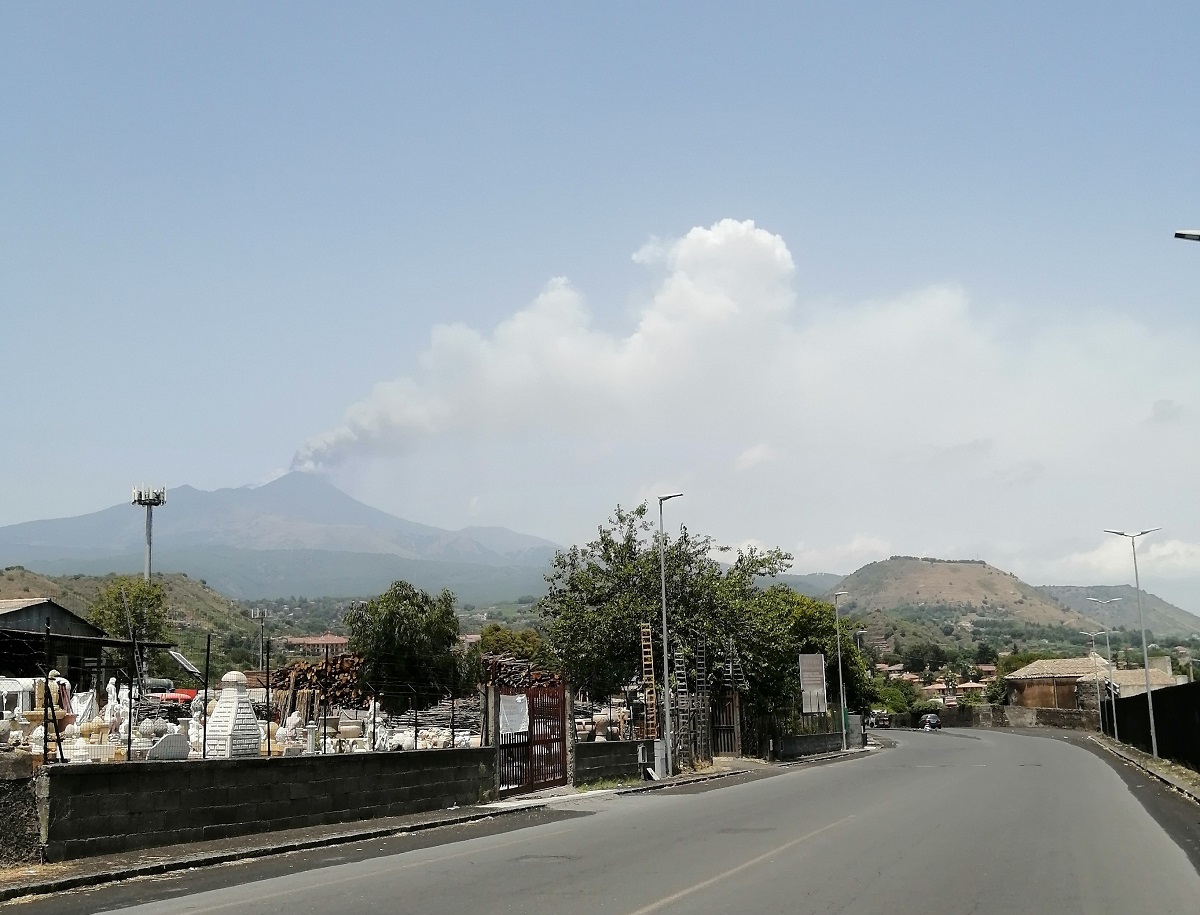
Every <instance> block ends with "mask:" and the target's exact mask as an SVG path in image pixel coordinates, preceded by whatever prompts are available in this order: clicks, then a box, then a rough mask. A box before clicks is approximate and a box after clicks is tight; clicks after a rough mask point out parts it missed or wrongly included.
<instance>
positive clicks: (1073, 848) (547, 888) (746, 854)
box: [14, 730, 1200, 915]
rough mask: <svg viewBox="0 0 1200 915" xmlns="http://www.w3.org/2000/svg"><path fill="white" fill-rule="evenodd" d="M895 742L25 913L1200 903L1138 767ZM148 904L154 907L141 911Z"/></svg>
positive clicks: (1020, 745) (1035, 741)
mask: <svg viewBox="0 0 1200 915" xmlns="http://www.w3.org/2000/svg"><path fill="white" fill-rule="evenodd" d="M893 736H895V737H896V739H897V741H898V745H897V746H896V747H895V748H893V749H888V750H882V751H876V752H872V753H871V754H870V755H869V756H867V757H866V758H858V759H853V760H845V761H841V762H838V763H835V764H831V765H825V766H820V767H814V768H801V769H793V770H787V771H784V772H783V773H782V774H777V775H774V776H773V777H767V778H756V779H752V780H746V781H742V782H741V783H738V784H728V783H725V784H722V782H720V781H717V782H712V783H708V785H705V786H696V787H693V788H690V789H680V790H668V791H659V792H653V793H650V794H643V795H633V796H617V795H613V794H605V795H601V796H596V797H584V798H582V799H579V800H575V801H572V802H571V803H569V804H567V805H565V806H562V807H560V808H558V809H557V810H555V811H550V812H545V813H540V814H532V813H531V814H527V815H522V816H523V817H524V819H523V821H521V818H516V819H514V820H513V821H511V822H510V823H509V824H508V825H507V826H502V825H499V824H500V823H501V821H496V823H494V824H491V825H490V826H479V827H476V829H477V830H478V832H477V833H476V834H470V833H469V832H458V833H453V834H450V835H447V836H444V837H443V838H441V839H438V838H437V837H436V836H426V837H424V838H423V839H422V840H421V841H422V842H424V843H426V844H425V847H416V846H412V847H407V848H399V847H396V846H391V847H388V846H387V845H386V843H363V845H362V846H356V847H352V848H343V849H340V850H339V852H338V856H337V857H338V858H340V860H330V859H329V858H328V857H326V858H323V859H322V858H320V857H311V856H310V857H308V858H305V857H296V856H290V855H289V856H281V857H280V858H278V859H273V860H272V861H269V862H258V863H255V864H244V865H231V866H225V867H220V868H211V869H208V870H206V871H203V872H196V873H194V874H182V875H177V876H172V877H169V878H159V879H157V880H150V881H133V882H129V883H126V884H122V885H117V886H112V887H101V888H98V889H96V890H94V891H86V892H83V893H79V894H75V895H74V897H73V898H70V899H68V898H57V899H43V900H40V901H35V902H30V903H25V904H22V905H19V906H16V907H14V910H23V911H24V912H28V913H29V915H34V913H35V912H39V913H40V912H41V911H43V910H44V911H46V912H51V911H53V912H64V911H88V912H97V911H102V910H118V909H119V910H122V911H134V912H156V913H157V912H169V913H174V912H189V913H232V915H248V913H253V915H258V913H268V912H272V913H273V912H279V913H288V915H303V913H310V912H311V913H321V915H330V913H335V915H341V913H343V912H345V913H347V915H351V913H364V912H389V913H408V912H411V913H422V915H435V913H453V915H471V913H492V912H498V913H510V912H511V913H517V912H529V913H543V912H544V913H564V915H571V913H581V915H582V913H587V915H595V913H612V915H649V913H651V912H662V913H684V912H688V913H708V912H713V913H716V912H721V913H726V912H737V911H739V910H740V911H744V912H747V913H770V912H787V913H803V912H853V913H873V912H880V913H885V912H886V913H896V912H914V913H921V915H935V913H941V912H946V913H967V912H987V913H1003V912H1019V913H1031V912H1054V913H1074V912H1088V913H1091V912H1113V913H1128V912H1150V911H1156V912H1187V911H1197V909H1198V908H1200V875H1198V874H1197V870H1196V868H1195V867H1194V866H1193V863H1192V861H1191V860H1189V854H1188V851H1189V850H1192V851H1194V850H1195V843H1196V841H1197V839H1198V838H1200V829H1197V827H1196V826H1195V825H1189V824H1197V823H1200V807H1197V806H1196V805H1194V804H1192V803H1191V802H1190V801H1185V800H1183V799H1180V798H1171V797H1166V796H1160V797H1158V798H1157V801H1156V803H1157V804H1158V807H1159V808H1161V809H1158V810H1155V809H1151V808H1152V807H1153V805H1150V804H1146V803H1143V800H1142V799H1141V798H1139V790H1140V789H1139V788H1138V787H1134V784H1135V782H1136V779H1133V777H1132V776H1130V775H1129V774H1128V773H1126V772H1122V771H1121V767H1119V766H1116V765H1113V764H1112V763H1111V761H1110V760H1109V759H1106V758H1103V757H1101V756H1098V755H1096V754H1094V753H1092V752H1089V751H1088V750H1087V749H1085V748H1083V747H1081V746H1078V745H1075V744H1073V743H1072V742H1071V741H1068V740H1065V739H1062V738H1061V737H1047V736H1024V735H1018V734H1011V733H1002V732H995V731H961V730H960V731H944V732H942V733H934V734H926V733H908V732H898V733H896V734H895V735H893ZM1126 779H1130V781H1127V780H1126ZM1142 781H1143V782H1144V781H1145V779H1142ZM1143 793H1145V792H1144V791H1143ZM1172 805H1174V806H1172ZM1156 817H1157V819H1156ZM1189 818H1190V820H1189ZM505 819H507V818H505ZM1189 843H1191V848H1189ZM281 868H286V871H283V870H280V869H281ZM137 902H143V903H144V904H143V905H140V906H137V907H135V908H127V906H129V905H131V904H133V903H137ZM56 903H57V904H56Z"/></svg>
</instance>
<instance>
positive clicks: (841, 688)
mask: <svg viewBox="0 0 1200 915" xmlns="http://www.w3.org/2000/svg"><path fill="white" fill-rule="evenodd" d="M849 593H850V592H849V591H836V592H834V595H833V628H834V629H836V630H837V652H838V695H840V696H841V699H842V707H841V709H840V712H839V714H841V716H842V752H843V753H845V752H846V749H847V747H846V678H845V677H843V676H842V624H841V621H840V619H839V617H838V608H837V605H838V598H839V597H845V596H846V595H847V594H849Z"/></svg>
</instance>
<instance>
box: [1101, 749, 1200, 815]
mask: <svg viewBox="0 0 1200 915" xmlns="http://www.w3.org/2000/svg"><path fill="white" fill-rule="evenodd" d="M1088 740H1090V741H1092V743H1094V744H1096V746H1098V747H1102V748H1103V749H1105V750H1107V751H1108V752H1109V753H1111V754H1112V755H1113V756H1116V757H1119V758H1120V759H1123V760H1124V761H1125V762H1127V763H1129V764H1130V765H1131V766H1134V767H1136V768H1138V769H1141V770H1142V771H1143V772H1145V773H1146V774H1147V775H1149V776H1150V777H1151V778H1156V779H1158V780H1159V781H1160V782H1162V783H1163V784H1165V785H1169V786H1170V787H1172V788H1174V789H1175V790H1176V791H1178V792H1179V793H1180V794H1183V795H1185V796H1187V797H1188V798H1190V799H1191V800H1193V801H1195V802H1196V803H1198V804H1200V794H1198V793H1197V792H1196V790H1195V789H1194V788H1192V787H1191V786H1190V785H1187V784H1185V783H1183V782H1181V781H1179V779H1177V778H1175V776H1173V775H1171V774H1170V773H1169V772H1155V771H1154V770H1153V769H1151V768H1150V767H1149V766H1147V765H1146V764H1145V763H1143V762H1142V761H1141V760H1140V759H1138V758H1137V757H1136V756H1133V755H1132V754H1130V753H1126V752H1125V751H1124V750H1122V749H1121V748H1119V747H1116V746H1111V745H1109V744H1107V743H1105V742H1104V741H1102V740H1097V739H1096V738H1095V737H1088Z"/></svg>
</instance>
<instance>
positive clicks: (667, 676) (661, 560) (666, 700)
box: [658, 492, 683, 776]
mask: <svg viewBox="0 0 1200 915" xmlns="http://www.w3.org/2000/svg"><path fill="white" fill-rule="evenodd" d="M682 495H683V493H681V492H673V493H670V494H669V495H665V496H659V497H658V566H659V571H660V572H661V573H662V624H663V627H662V629H663V631H662V651H663V711H664V712H665V713H666V714H665V716H664V717H665V721H664V736H665V737H666V741H667V775H668V776H670V774H671V772H672V771H673V770H672V769H671V683H670V681H671V666H670V661H669V659H668V656H667V536H666V534H665V533H664V532H663V503H664V502H667V501H669V500H671V499H678V498H679V497H680V496H682Z"/></svg>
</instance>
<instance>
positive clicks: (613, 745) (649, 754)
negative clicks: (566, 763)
mask: <svg viewBox="0 0 1200 915" xmlns="http://www.w3.org/2000/svg"><path fill="white" fill-rule="evenodd" d="M638 747H643V748H644V749H643V750H642V758H643V759H644V760H646V762H645V763H644V764H643V765H645V766H649V767H651V768H653V767H654V741H653V740H608V741H595V742H592V741H582V740H581V741H579V742H578V743H576V744H575V784H576V785H586V784H588V783H589V782H599V781H608V780H609V779H618V778H624V779H629V780H631V781H641V780H642V765H639V764H638Z"/></svg>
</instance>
